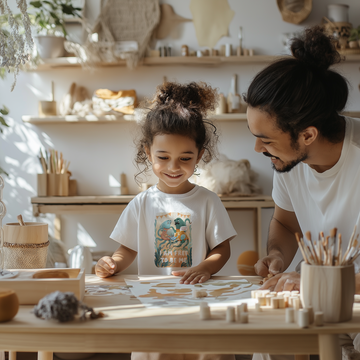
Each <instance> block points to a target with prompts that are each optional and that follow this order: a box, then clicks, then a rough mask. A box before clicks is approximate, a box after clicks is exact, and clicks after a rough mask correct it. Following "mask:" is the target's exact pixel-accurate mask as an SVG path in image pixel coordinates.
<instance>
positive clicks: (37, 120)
mask: <svg viewBox="0 0 360 360" xmlns="http://www.w3.org/2000/svg"><path fill="white" fill-rule="evenodd" d="M211 119H212V120H214V121H246V114H222V115H213V116H211ZM22 121H23V122H25V123H29V124H34V125H48V124H53V125H55V124H90V123H91V124H112V123H126V122H129V121H135V116H134V115H124V116H117V115H105V116H95V115H87V116H84V117H81V116H76V115H67V116H48V117H38V116H31V115H24V116H23V117H22Z"/></svg>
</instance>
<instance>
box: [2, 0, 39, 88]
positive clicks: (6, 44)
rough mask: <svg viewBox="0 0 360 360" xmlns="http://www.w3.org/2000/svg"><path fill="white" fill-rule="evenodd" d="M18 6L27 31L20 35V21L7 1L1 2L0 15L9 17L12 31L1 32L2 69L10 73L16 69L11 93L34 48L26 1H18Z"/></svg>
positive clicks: (8, 21) (8, 20)
mask: <svg viewBox="0 0 360 360" xmlns="http://www.w3.org/2000/svg"><path fill="white" fill-rule="evenodd" d="M16 4H17V7H18V8H19V9H20V11H21V14H22V16H21V20H22V24H23V27H24V29H25V33H24V34H20V32H19V21H18V19H16V17H15V16H14V15H13V13H12V12H11V9H10V8H9V5H8V3H7V0H0V14H1V15H5V16H7V23H8V25H9V28H10V31H6V30H1V31H0V67H2V68H5V69H6V70H7V71H8V72H10V69H14V82H13V84H12V86H11V91H13V90H14V88H15V85H16V79H17V75H18V74H19V70H20V66H21V65H24V64H25V63H27V62H28V61H29V60H30V54H31V52H32V49H33V46H34V42H33V39H32V36H31V28H30V24H31V23H30V18H29V15H28V14H27V12H26V10H27V5H26V0H16Z"/></svg>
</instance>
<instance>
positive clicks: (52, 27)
mask: <svg viewBox="0 0 360 360" xmlns="http://www.w3.org/2000/svg"><path fill="white" fill-rule="evenodd" d="M30 5H31V6H33V7H34V8H35V19H34V22H35V25H36V27H37V31H38V33H39V34H46V35H54V34H55V32H56V31H58V30H59V29H61V31H62V33H63V35H64V37H65V38H66V37H67V36H68V34H67V32H66V29H65V26H64V15H70V16H73V17H78V18H81V14H80V12H81V10H82V8H78V7H74V6H73V5H72V3H71V0H53V1H48V0H37V1H30Z"/></svg>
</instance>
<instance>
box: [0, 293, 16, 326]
mask: <svg viewBox="0 0 360 360" xmlns="http://www.w3.org/2000/svg"><path fill="white" fill-rule="evenodd" d="M18 310H19V299H18V297H17V295H16V293H15V291H14V290H11V289H5V288H3V289H0V322H3V321H9V320H11V319H12V318H13V317H14V316H15V315H16V314H17V312H18Z"/></svg>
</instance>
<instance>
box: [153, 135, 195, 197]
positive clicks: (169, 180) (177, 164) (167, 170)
mask: <svg viewBox="0 0 360 360" xmlns="http://www.w3.org/2000/svg"><path fill="white" fill-rule="evenodd" d="M146 153H147V156H148V158H149V160H150V162H151V164H152V169H153V172H154V174H155V175H156V176H157V177H158V179H159V183H158V188H159V190H161V191H163V192H165V193H169V194H183V193H186V192H188V191H190V190H191V189H192V188H193V187H194V184H192V183H190V182H189V181H188V179H189V178H190V177H191V176H192V175H193V174H194V169H195V166H196V164H197V163H198V162H199V161H200V159H201V156H202V152H201V153H200V154H199V150H198V149H197V147H196V143H195V141H194V140H193V139H191V138H189V137H187V136H182V135H178V134H160V135H156V136H155V137H154V139H153V143H152V145H151V146H150V150H149V149H147V151H146Z"/></svg>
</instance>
